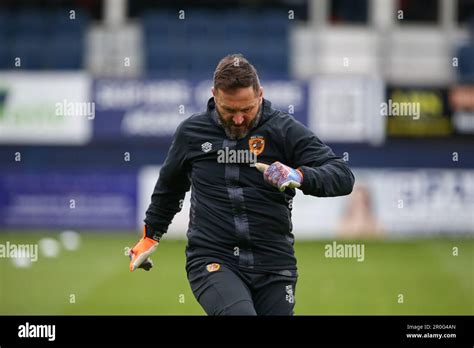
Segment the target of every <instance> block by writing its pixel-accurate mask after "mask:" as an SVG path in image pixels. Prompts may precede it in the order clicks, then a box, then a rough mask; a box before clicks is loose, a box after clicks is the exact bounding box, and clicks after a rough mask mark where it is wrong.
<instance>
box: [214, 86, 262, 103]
mask: <svg viewBox="0 0 474 348" xmlns="http://www.w3.org/2000/svg"><path fill="white" fill-rule="evenodd" d="M216 96H217V99H218V101H217V102H218V103H219V104H220V105H223V106H228V107H232V108H236V107H245V106H252V105H253V104H254V103H255V102H256V99H258V95H257V93H255V91H254V89H253V88H252V87H251V86H250V87H246V88H238V89H236V90H234V91H223V90H220V89H219V90H217V93H216Z"/></svg>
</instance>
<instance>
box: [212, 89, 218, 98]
mask: <svg viewBox="0 0 474 348" xmlns="http://www.w3.org/2000/svg"><path fill="white" fill-rule="evenodd" d="M211 92H212V95H213V96H214V97H215V96H216V92H217V90H216V89H215V88H214V87H211Z"/></svg>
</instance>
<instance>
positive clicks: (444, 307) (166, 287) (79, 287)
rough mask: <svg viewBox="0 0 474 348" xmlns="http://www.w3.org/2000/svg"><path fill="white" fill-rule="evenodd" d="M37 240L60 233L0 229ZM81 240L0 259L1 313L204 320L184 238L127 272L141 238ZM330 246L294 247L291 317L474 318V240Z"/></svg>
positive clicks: (2, 239)
mask: <svg viewBox="0 0 474 348" xmlns="http://www.w3.org/2000/svg"><path fill="white" fill-rule="evenodd" d="M43 237H52V238H57V234H56V233H52V232H44V233H38V232H36V233H24V232H21V233H20V232H9V233H0V244H5V243H6V242H7V241H9V242H10V243H18V244H21V243H36V242H38V240H39V239H41V238H43ZM81 237H82V245H81V247H80V248H79V249H78V250H76V251H66V250H64V249H61V250H60V253H59V255H58V256H57V257H55V258H46V257H43V256H42V255H41V254H40V256H39V259H38V261H37V262H33V263H31V265H30V267H27V268H18V267H15V266H14V264H13V262H12V260H11V259H7V258H0V314H3V315H5V314H7V315H11V314H25V315H27V314H47V315H58V314H59V315H70V314H76V315H88V314H90V315H120V314H123V315H125V314H129V315H141V314H147V315H204V314H205V313H204V311H203V310H202V309H201V307H200V306H199V304H198V303H197V301H196V299H195V298H194V296H193V294H192V292H191V289H190V287H189V284H188V281H187V278H186V273H185V269H184V266H185V255H184V248H185V244H186V243H185V241H173V240H169V239H167V238H166V237H165V238H164V240H163V241H162V243H161V244H160V246H159V248H158V251H157V252H156V253H155V254H154V255H153V257H152V258H153V261H154V264H155V267H154V268H153V269H152V270H151V271H150V272H145V271H143V270H138V271H136V272H134V273H130V272H129V270H128V263H129V262H128V258H127V257H125V256H124V254H123V249H124V247H125V246H132V245H133V244H134V243H135V242H136V241H137V239H138V238H137V235H136V234H134V233H130V234H123V233H122V234H94V233H81ZM328 243H332V241H301V242H297V243H296V245H295V248H296V256H297V259H298V270H299V279H298V283H297V286H296V307H295V314H296V315H473V314H474V240H472V239H463V240H440V239H435V240H417V241H391V242H388V241H358V243H364V245H365V260H364V261H363V262H357V260H356V259H349V258H347V259H340V258H326V257H325V256H324V247H325V245H326V244H328ZM341 243H342V242H341ZM344 243H351V242H349V241H345V242H344ZM455 247H457V248H458V253H459V254H458V255H457V256H454V255H453V248H455ZM400 295H402V296H400ZM402 300H403V302H402Z"/></svg>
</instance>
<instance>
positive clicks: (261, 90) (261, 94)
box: [258, 87, 263, 101]
mask: <svg viewBox="0 0 474 348" xmlns="http://www.w3.org/2000/svg"><path fill="white" fill-rule="evenodd" d="M258 97H259V98H260V99H262V98H263V87H260V89H259V90H258ZM260 101H261V100H260Z"/></svg>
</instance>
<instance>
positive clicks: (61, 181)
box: [0, 171, 137, 230]
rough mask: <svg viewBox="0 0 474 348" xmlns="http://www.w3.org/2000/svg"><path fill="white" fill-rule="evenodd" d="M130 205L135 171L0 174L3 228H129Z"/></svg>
mask: <svg viewBox="0 0 474 348" xmlns="http://www.w3.org/2000/svg"><path fill="white" fill-rule="evenodd" d="M136 206H137V175H136V173H126V174H124V173H94V172H93V171H90V172H85V171H84V172H80V173H77V172H74V173H70V172H34V173H31V174H23V173H14V172H11V173H2V174H0V226H4V227H9V228H91V229H95V228H99V229H118V230H127V229H135V227H136V214H137V212H136Z"/></svg>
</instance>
